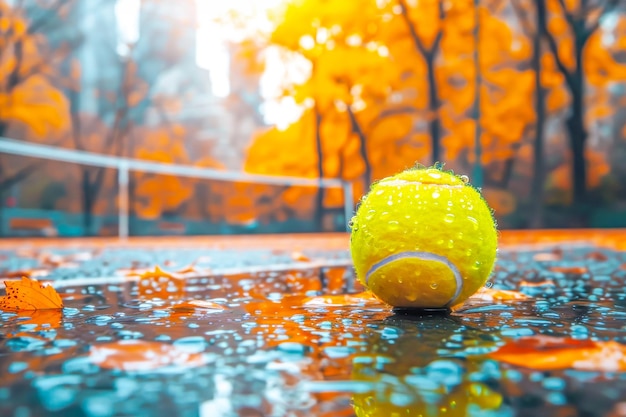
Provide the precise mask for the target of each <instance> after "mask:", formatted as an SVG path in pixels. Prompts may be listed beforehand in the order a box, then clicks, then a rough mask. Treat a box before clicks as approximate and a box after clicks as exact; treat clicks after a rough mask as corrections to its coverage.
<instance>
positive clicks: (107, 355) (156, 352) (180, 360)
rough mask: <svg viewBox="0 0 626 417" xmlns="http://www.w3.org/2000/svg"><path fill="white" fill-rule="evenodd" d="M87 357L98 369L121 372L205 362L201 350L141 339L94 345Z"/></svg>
mask: <svg viewBox="0 0 626 417" xmlns="http://www.w3.org/2000/svg"><path fill="white" fill-rule="evenodd" d="M89 358H90V359H91V361H92V362H94V363H95V364H97V365H98V366H99V367H101V368H106V369H120V370H123V371H145V370H152V369H158V368H162V367H166V366H184V367H194V366H200V365H203V364H204V363H206V359H205V357H204V356H203V355H202V353H194V352H188V351H186V350H184V349H182V348H178V347H176V346H173V345H169V344H167V343H160V342H150V341H143V340H120V341H118V342H113V343H104V344H96V345H93V346H92V347H91V349H90V350H89Z"/></svg>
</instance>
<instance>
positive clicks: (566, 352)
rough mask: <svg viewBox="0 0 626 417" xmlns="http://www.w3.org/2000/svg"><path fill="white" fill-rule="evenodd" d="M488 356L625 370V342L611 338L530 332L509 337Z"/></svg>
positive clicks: (540, 365)
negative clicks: (596, 338)
mask: <svg viewBox="0 0 626 417" xmlns="http://www.w3.org/2000/svg"><path fill="white" fill-rule="evenodd" d="M489 356H490V357H491V358H492V359H495V360H498V361H501V362H505V363H508V364H511V365H516V366H521V367H525V368H531V369H537V370H555V369H578V370H583V371H605V372H622V371H626V346H624V345H621V344H620V343H617V342H614V341H607V342H602V341H598V342H595V341H591V340H578V339H572V338H561V337H550V336H532V337H524V338H521V339H517V340H512V341H509V342H508V343H506V344H505V345H503V346H501V347H500V348H499V349H498V350H497V351H495V352H492V353H491V354H489Z"/></svg>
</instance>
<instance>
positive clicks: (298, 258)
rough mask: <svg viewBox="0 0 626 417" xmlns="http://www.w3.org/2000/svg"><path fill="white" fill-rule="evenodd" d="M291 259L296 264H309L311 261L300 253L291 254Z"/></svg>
mask: <svg viewBox="0 0 626 417" xmlns="http://www.w3.org/2000/svg"><path fill="white" fill-rule="evenodd" d="M291 259H293V260H294V261H296V262H310V261H311V258H309V257H308V256H306V255H305V254H304V253H302V252H300V251H294V252H292V253H291Z"/></svg>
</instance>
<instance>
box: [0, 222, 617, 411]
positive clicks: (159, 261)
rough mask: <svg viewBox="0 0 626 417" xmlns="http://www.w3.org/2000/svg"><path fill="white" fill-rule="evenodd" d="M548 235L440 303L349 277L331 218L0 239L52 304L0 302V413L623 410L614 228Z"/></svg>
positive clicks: (516, 239) (509, 251)
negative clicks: (222, 235) (324, 226)
mask: <svg viewBox="0 0 626 417" xmlns="http://www.w3.org/2000/svg"><path fill="white" fill-rule="evenodd" d="M557 235H558V234H557ZM557 235H555V234H552V235H545V236H546V237H545V238H537V237H536V236H535V237H529V236H530V235H524V236H522V237H520V235H512V234H510V235H507V234H503V236H502V238H503V239H502V240H503V241H504V243H505V245H503V247H502V248H501V250H500V254H499V259H498V263H497V267H496V270H495V273H494V275H493V276H492V278H491V279H490V283H489V285H488V287H491V288H489V289H486V290H485V291H484V293H483V295H484V296H482V297H477V298H475V299H473V300H470V301H468V302H467V303H466V304H465V305H464V306H462V307H461V308H460V309H458V310H456V311H454V312H452V313H438V312H432V313H415V312H394V311H392V310H391V309H389V308H388V307H386V306H384V305H382V304H380V303H379V302H378V301H377V300H375V299H374V298H372V297H371V296H369V295H367V294H366V293H364V292H362V290H363V289H362V288H361V287H359V285H357V284H355V283H354V277H353V275H352V269H351V266H350V257H349V253H348V252H347V250H346V247H347V236H346V235H332V236H326V237H324V236H322V237H320V236H299V237H297V238H294V237H273V238H257V239H251V240H245V239H233V240H224V241H218V242H217V243H216V242H215V241H212V242H210V243H203V242H204V241H202V240H199V239H195V240H189V241H187V242H185V241H177V242H176V243H175V244H174V243H172V242H171V241H153V242H151V241H150V240H138V241H135V243H133V244H128V245H121V246H120V245H116V244H114V243H113V242H110V241H97V240H93V241H83V242H82V243H76V242H63V241H59V242H52V243H43V244H42V243H38V244H29V245H25V244H24V242H23V241H22V242H17V241H14V242H17V243H15V244H10V242H4V243H3V245H2V247H1V248H0V275H1V276H2V277H4V278H5V279H16V278H19V277H21V276H22V275H28V276H30V277H32V278H36V279H38V280H40V281H50V282H52V283H53V284H54V286H55V287H56V288H57V290H58V292H59V293H60V294H61V297H62V299H63V302H64V305H65V308H64V309H63V310H40V311H36V312H20V313H10V312H5V313H0V326H1V327H0V416H2V417H4V416H7V417H14V416H15V417H39V416H64V417H71V416H93V417H109V416H167V417H174V416H201V417H207V416H246V417H252V416H325V417H331V416H346V417H347V416H355V415H356V416H420V415H422V416H439V415H441V416H465V415H470V416H611V417H617V416H626V358H624V357H623V356H621V352H622V351H621V350H620V346H622V344H625V345H626V285H625V283H626V252H625V251H624V239H623V235H622V234H621V233H620V232H614V233H612V234H611V235H610V236H608V235H602V234H599V235H597V236H595V237H593V238H591V237H590V236H588V238H585V237H584V236H583V237H582V238H581V239H577V240H578V241H577V242H575V243H555V239H556V240H568V239H570V238H573V237H576V235H575V234H572V235H571V236H570V237H567V236H565V237H563V236H560V235H559V236H560V237H559V236H557ZM598 236H599V237H598ZM603 236H604V237H603ZM531 242H540V243H541V246H528V245H523V246H519V245H518V244H526V243H531ZM551 242H552V243H551ZM156 266H158V267H160V268H161V269H162V270H163V271H165V272H159V270H156V269H155V267H156ZM500 289H501V290H510V291H511V292H498V291H493V290H500ZM502 294H504V296H503V295H502ZM192 300H194V301H192ZM522 342H523V343H522ZM615 342H617V343H616V344H614V343H615ZM503 346H513V348H512V350H511V349H509V351H507V352H508V355H509V357H510V356H511V355H513V356H514V358H513V360H507V359H506V358H507V357H506V355H505V356H499V357H498V356H495V354H494V352H496V351H498V350H499V349H502V347H503ZM597 346H603V348H602V349H604V350H602V349H600V350H599V351H600V352H601V353H600V354H599V355H598V354H596V353H597V352H596V351H597V349H596V347H597ZM616 346H617V347H616ZM594 349H596V350H594ZM594 352H596V353H594ZM505 353H506V352H505ZM576 355H578V356H577V357H576ZM572 357H574V359H571V358H572ZM515 358H522V359H521V361H520V360H518V361H517V362H516V360H515ZM550 358H557V359H556V362H558V364H560V365H561V366H556V365H555V364H554V361H555V360H552V362H550V361H551V359H550ZM509 359H510V358H509ZM519 362H522V363H519ZM546 362H548V363H546ZM563 363H567V364H569V365H563ZM558 364H557V365H558Z"/></svg>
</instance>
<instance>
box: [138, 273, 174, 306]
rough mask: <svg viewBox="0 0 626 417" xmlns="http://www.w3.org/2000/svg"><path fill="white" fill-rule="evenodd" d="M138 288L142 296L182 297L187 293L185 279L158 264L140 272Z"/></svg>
mask: <svg viewBox="0 0 626 417" xmlns="http://www.w3.org/2000/svg"><path fill="white" fill-rule="evenodd" d="M137 288H138V291H139V296H140V297H141V298H161V299H168V298H180V297H182V296H183V294H184V293H185V280H184V279H182V278H180V277H178V276H177V275H174V274H171V273H169V272H166V271H163V270H162V269H161V268H159V267H158V266H156V267H155V268H154V270H153V271H146V272H144V273H142V274H139V282H138V283H137Z"/></svg>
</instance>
